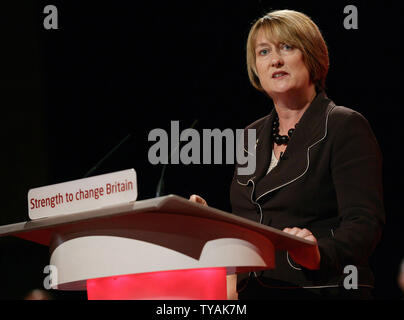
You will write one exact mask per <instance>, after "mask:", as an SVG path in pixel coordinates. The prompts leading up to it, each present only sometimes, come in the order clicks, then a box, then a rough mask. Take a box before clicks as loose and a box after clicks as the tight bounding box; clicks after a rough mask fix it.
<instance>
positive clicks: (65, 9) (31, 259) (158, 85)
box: [0, 0, 404, 299]
mask: <svg viewBox="0 0 404 320" xmlns="http://www.w3.org/2000/svg"><path fill="white" fill-rule="evenodd" d="M8 2H9V3H8V4H7V6H5V7H3V9H2V10H1V11H2V19H1V23H2V24H1V29H2V51H3V53H2V56H3V59H2V61H3V66H2V70H3V72H2V79H3V84H2V87H1V88H2V94H1V106H2V117H1V118H2V119H3V123H2V126H1V129H2V144H3V147H2V150H3V151H2V158H3V159H4V160H5V164H4V165H3V166H2V169H3V170H2V183H3V186H2V188H1V190H2V191H1V194H2V207H3V210H2V211H1V214H0V224H1V225H3V224H9V223H15V222H20V221H25V220H27V219H28V210H27V201H26V197H27V192H28V190H29V189H30V188H34V187H39V186H43V185H49V184H54V183H58V182H63V181H69V180H74V179H78V178H81V177H83V175H84V174H85V173H86V172H87V171H88V170H89V169H90V168H91V167H92V166H93V165H94V164H95V163H97V162H98V161H99V160H100V159H101V158H102V157H103V156H104V155H105V154H106V153H107V152H108V151H109V150H110V149H111V148H112V147H114V146H115V145H116V144H118V143H119V141H121V139H123V138H124V137H125V136H126V135H128V134H131V138H130V139H129V140H128V141H127V142H125V144H123V145H122V146H121V147H120V148H119V149H118V150H117V151H116V152H115V153H114V154H113V155H112V156H111V157H110V158H108V159H107V160H106V161H105V162H104V163H103V164H102V165H101V166H100V167H99V168H98V170H97V171H96V172H95V174H102V173H108V172H113V171H118V170H122V169H127V168H135V170H136V171H137V174H138V189H139V197H138V199H147V198H151V197H154V196H155V190H156V186H157V182H158V179H159V175H160V172H161V166H159V165H158V166H153V165H151V164H150V163H149V161H148V157H147V153H148V149H149V148H150V146H151V145H152V142H148V140H147V136H148V133H149V132H150V130H152V129H154V128H163V129H166V130H167V131H169V128H170V121H171V120H179V121H180V126H181V130H182V129H184V128H187V127H189V126H190V125H191V123H192V122H193V121H194V120H195V119H198V124H197V127H196V129H198V130H201V129H202V128H211V129H213V128H219V129H225V128H231V129H236V128H244V127H245V126H246V125H247V124H249V123H251V122H253V121H254V120H256V119H258V118H260V117H262V116H264V115H266V114H267V113H268V112H269V111H270V109H271V107H272V106H271V103H270V102H269V101H268V100H267V98H265V97H264V96H263V95H262V94H261V93H259V92H257V91H256V90H255V89H253V88H252V87H251V85H250V84H249V81H248V77H247V72H246V67H245V42H246V38H247V34H248V30H249V27H250V26H251V23H252V22H253V21H254V19H256V18H257V17H259V16H261V15H263V14H264V13H266V12H267V11H269V10H271V9H282V8H289V9H295V10H299V11H303V12H305V13H306V14H308V15H309V16H310V17H312V18H313V20H314V21H315V22H316V23H317V24H318V26H319V27H320V29H321V31H322V32H323V35H324V37H325V39H326V42H327V44H328V47H329V52H330V70H329V75H328V79H327V90H326V91H327V94H328V96H329V97H330V98H332V99H333V100H334V101H335V102H336V103H337V104H340V105H345V106H348V107H351V108H353V109H355V110H357V111H359V112H361V113H362V114H363V115H364V116H365V117H366V118H367V119H368V120H369V122H370V124H371V126H372V128H373V130H374V132H375V134H376V136H377V138H378V141H379V143H380V146H381V149H382V152H383V155H384V188H385V207H386V212H387V225H386V228H385V231H384V235H383V239H382V242H381V243H380V245H379V246H378V248H377V250H376V252H375V254H374V256H373V258H372V266H373V269H374V271H375V274H376V281H377V282H376V292H375V293H376V296H377V297H378V298H399V297H400V295H401V293H400V291H399V290H398V287H397V285H396V276H397V271H398V266H399V263H400V260H401V259H402V257H403V256H404V245H403V243H404V241H403V240H402V231H403V230H404V228H403V227H404V221H403V220H404V219H403V217H402V213H401V210H400V209H401V206H400V200H401V199H400V197H401V192H402V191H401V190H402V187H401V184H400V183H398V181H399V179H400V178H401V175H402V164H401V158H400V157H399V156H398V154H399V151H398V150H399V148H400V147H401V139H402V130H401V126H402V121H401V118H400V112H401V108H402V107H403V106H402V102H401V99H399V95H400V89H401V83H402V82H401V78H400V75H401V74H402V72H403V68H402V59H401V51H400V50H401V49H400V42H401V38H400V37H401V35H402V29H403V28H402V16H403V10H402V9H401V8H400V7H399V6H398V5H397V4H396V3H395V2H394V3H393V1H378V2H374V3H372V4H370V3H368V2H365V1H335V2H330V3H327V4H325V3H324V2H323V1H318V2H313V1H311V2H309V1H252V0H251V1H220V2H219V1H212V2H207V1H147V2H146V1H125V0H119V1H103V2H101V3H100V2H98V1H78V0H69V1H52V2H51V3H49V2H47V1H39V0H35V1H20V0H19V1H17V0H16V1H8ZM47 4H53V5H55V6H56V7H57V9H58V18H59V20H58V27H59V29H58V30H45V28H44V27H43V19H44V18H45V16H46V14H44V13H43V9H44V7H45V6H46V5H47ZM349 4H354V5H356V6H357V8H358V13H359V17H358V18H359V19H358V22H359V25H358V27H359V28H358V29H357V30H346V29H345V28H344V26H343V20H344V17H345V15H344V13H343V9H344V7H345V6H346V5H349ZM3 6H4V5H3ZM4 115H5V117H4ZM232 173H233V167H232V165H189V166H185V165H170V166H168V167H167V171H166V178H165V182H166V193H173V194H178V195H180V196H184V197H188V196H189V195H190V194H191V193H197V194H201V195H203V196H204V197H205V198H206V199H207V200H208V202H209V204H210V205H211V206H214V207H217V208H220V209H222V210H226V211H229V210H230V205H229V197H228V193H229V183H230V179H231V176H232ZM364 187H366V186H364ZM0 263H1V264H0V272H1V277H2V279H3V280H2V281H3V282H2V286H1V287H0V288H1V292H0V297H1V298H3V299H20V298H23V297H24V295H25V294H26V293H27V292H28V291H29V290H30V289H32V288H35V287H41V286H42V281H43V278H44V277H45V275H44V274H43V273H42V270H43V268H44V266H45V265H46V264H48V252H47V248H44V247H42V246H39V245H35V244H31V243H28V242H26V241H22V240H18V239H14V238H1V239H0ZM55 296H56V297H57V298H60V299H64V298H79V299H81V298H83V295H81V294H77V295H74V294H67V293H66V294H65V293H55Z"/></svg>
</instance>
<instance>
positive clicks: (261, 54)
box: [258, 49, 269, 56]
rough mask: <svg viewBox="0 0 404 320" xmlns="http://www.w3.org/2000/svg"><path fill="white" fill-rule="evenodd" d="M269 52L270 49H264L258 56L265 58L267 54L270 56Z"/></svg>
mask: <svg viewBox="0 0 404 320" xmlns="http://www.w3.org/2000/svg"><path fill="white" fill-rule="evenodd" d="M268 52H269V50H268V49H262V50H260V51H258V54H259V55H260V56H265V55H266V54H268Z"/></svg>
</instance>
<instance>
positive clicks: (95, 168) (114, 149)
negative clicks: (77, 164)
mask: <svg viewBox="0 0 404 320" xmlns="http://www.w3.org/2000/svg"><path fill="white" fill-rule="evenodd" d="M130 137H131V134H130V133H129V134H128V135H127V136H126V137H125V138H123V139H122V140H121V141H120V142H119V143H118V144H117V145H116V146H115V147H113V148H112V149H111V151H109V152H108V153H107V154H106V155H105V156H104V157H103V158H102V159H101V160H100V161H98V162H97V164H96V165H95V166H94V167H92V168H91V169H90V170H88V172H87V173H86V174H85V175H84V177H83V178H87V177H88V176H89V175H90V174H92V173H93V172H94V171H95V170H97V169H98V167H99V166H100V165H101V164H102V163H103V162H104V161H105V160H107V159H108V158H109V157H110V156H111V155H112V154H113V153H114V152H115V151H116V150H117V149H118V148H119V147H120V146H121V145H122V144H123V143H124V142H126V140H128V139H129V138H130Z"/></svg>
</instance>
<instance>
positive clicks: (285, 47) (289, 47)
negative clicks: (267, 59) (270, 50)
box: [281, 43, 293, 51]
mask: <svg viewBox="0 0 404 320" xmlns="http://www.w3.org/2000/svg"><path fill="white" fill-rule="evenodd" d="M281 48H282V49H284V50H287V51H289V50H292V49H293V47H292V46H290V45H288V44H286V43H283V44H282V45H281Z"/></svg>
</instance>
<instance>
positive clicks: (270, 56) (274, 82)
mask: <svg viewBox="0 0 404 320" xmlns="http://www.w3.org/2000/svg"><path fill="white" fill-rule="evenodd" d="M255 65H256V69H257V73H258V78H259V80H260V83H261V86H262V87H263V89H264V90H265V91H266V93H268V95H269V96H271V97H274V96H276V95H279V94H284V93H296V91H300V90H302V91H303V92H304V91H305V90H311V89H312V88H313V84H312V82H311V80H310V74H309V71H308V70H307V67H306V65H305V64H304V62H303V54H302V52H301V51H300V49H298V48H294V47H292V46H291V45H289V44H287V43H280V42H277V43H275V42H272V41H269V40H268V39H267V37H266V36H265V32H264V31H263V30H262V29H261V30H259V31H258V34H257V39H256V43H255Z"/></svg>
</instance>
